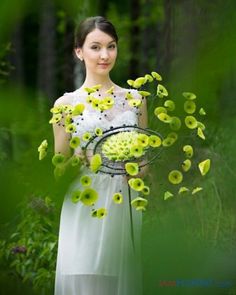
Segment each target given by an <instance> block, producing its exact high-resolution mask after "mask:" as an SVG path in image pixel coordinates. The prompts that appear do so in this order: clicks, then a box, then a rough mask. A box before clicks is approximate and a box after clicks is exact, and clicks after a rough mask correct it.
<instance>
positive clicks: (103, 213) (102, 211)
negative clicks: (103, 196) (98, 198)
mask: <svg viewBox="0 0 236 295" xmlns="http://www.w3.org/2000/svg"><path fill="white" fill-rule="evenodd" d="M106 215H107V209H105V208H100V209H97V218H100V219H102V218H103V217H105V216H106Z"/></svg>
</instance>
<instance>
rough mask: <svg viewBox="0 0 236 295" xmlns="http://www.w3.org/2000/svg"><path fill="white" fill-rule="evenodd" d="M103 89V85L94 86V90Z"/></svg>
mask: <svg viewBox="0 0 236 295" xmlns="http://www.w3.org/2000/svg"><path fill="white" fill-rule="evenodd" d="M101 87H102V84H97V85H94V86H93V87H92V88H93V89H94V90H96V91H98V90H99V89H101Z"/></svg>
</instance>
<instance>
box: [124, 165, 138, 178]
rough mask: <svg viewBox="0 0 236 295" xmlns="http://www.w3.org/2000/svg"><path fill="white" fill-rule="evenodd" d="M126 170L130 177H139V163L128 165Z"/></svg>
mask: <svg viewBox="0 0 236 295" xmlns="http://www.w3.org/2000/svg"><path fill="white" fill-rule="evenodd" d="M125 170H126V172H127V173H128V174H129V175H132V176H134V175H137V174H138V172H139V166H138V163H126V164H125Z"/></svg>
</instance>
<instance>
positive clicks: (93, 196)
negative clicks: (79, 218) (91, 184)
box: [80, 188, 98, 206]
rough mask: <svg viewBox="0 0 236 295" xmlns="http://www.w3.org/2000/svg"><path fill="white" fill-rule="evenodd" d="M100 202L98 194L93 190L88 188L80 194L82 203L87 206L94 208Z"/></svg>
mask: <svg viewBox="0 0 236 295" xmlns="http://www.w3.org/2000/svg"><path fill="white" fill-rule="evenodd" d="M97 200H98V193H97V192H96V191H95V190H94V189H92V188H86V189H85V190H83V191H82V192H81V194H80V201H81V202H82V203H83V204H84V205H86V206H92V205H94V204H95V202H96V201H97Z"/></svg>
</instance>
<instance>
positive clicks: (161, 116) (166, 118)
mask: <svg viewBox="0 0 236 295" xmlns="http://www.w3.org/2000/svg"><path fill="white" fill-rule="evenodd" d="M157 118H158V119H159V120H160V121H162V122H164V123H170V122H171V117H170V116H169V115H167V114H166V113H160V114H158V115H157Z"/></svg>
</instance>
